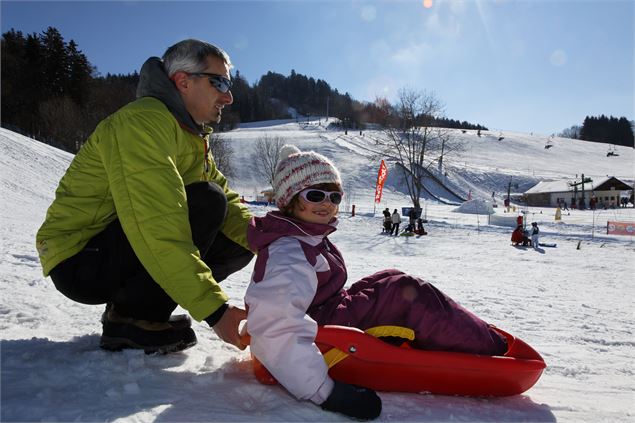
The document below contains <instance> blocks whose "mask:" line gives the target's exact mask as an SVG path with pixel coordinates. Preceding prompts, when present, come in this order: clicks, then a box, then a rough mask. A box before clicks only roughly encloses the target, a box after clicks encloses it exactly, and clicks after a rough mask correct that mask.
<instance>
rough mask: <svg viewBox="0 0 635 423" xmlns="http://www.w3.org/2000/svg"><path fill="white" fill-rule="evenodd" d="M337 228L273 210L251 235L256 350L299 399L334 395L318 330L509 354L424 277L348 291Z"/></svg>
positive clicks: (375, 280) (384, 278) (389, 277)
mask: <svg viewBox="0 0 635 423" xmlns="http://www.w3.org/2000/svg"><path fill="white" fill-rule="evenodd" d="M336 224H337V221H333V222H332V223H331V224H329V225H320V224H311V223H306V222H302V221H299V220H296V219H293V218H290V217H288V216H285V215H283V214H281V213H279V212H271V213H268V214H267V215H266V216H264V217H256V218H254V221H253V222H252V224H251V225H250V227H249V229H248V235H247V236H248V240H249V243H250V247H251V249H252V250H258V257H257V260H256V264H255V267H254V272H253V275H252V281H251V283H250V285H249V287H248V289H247V294H246V296H245V302H246V304H247V306H248V313H249V314H248V320H247V321H248V323H247V325H248V329H249V332H250V334H251V337H252V340H251V350H252V352H253V353H254V354H255V355H256V357H257V358H258V359H259V360H260V361H261V362H262V363H263V364H264V365H265V367H267V369H268V370H269V371H270V372H271V373H272V374H273V376H274V377H276V378H277V379H278V381H279V382H280V383H281V384H282V385H283V386H285V387H286V388H287V389H288V390H289V391H290V392H291V393H292V394H294V395H295V396H296V397H298V398H300V399H311V400H312V401H314V402H316V403H318V404H319V403H320V402H321V401H323V400H324V399H325V397H324V395H327V396H328V393H329V392H330V389H332V381H331V380H330V378H329V377H328V375H327V374H326V372H327V369H326V365H325V364H324V361H323V360H322V358H321V355H320V354H319V351H318V350H317V347H316V346H315V344H314V340H315V333H316V332H317V325H326V324H336V325H344V326H352V327H357V328H360V329H367V328H370V327H373V326H379V325H397V326H404V327H408V328H410V329H413V330H414V332H415V341H414V343H413V346H414V347H416V348H421V349H430V350H445V351H457V352H466V353H476V354H485V355H500V354H503V353H504V352H505V351H506V349H507V345H506V342H505V340H504V339H503V337H502V336H500V335H499V334H498V333H497V332H495V331H494V330H493V329H492V328H491V327H490V326H489V325H488V324H487V323H486V322H484V321H483V320H481V319H479V318H478V317H476V316H475V315H474V314H472V313H471V312H469V311H468V310H466V309H465V308H463V307H461V306H460V305H459V304H457V303H456V302H454V301H453V300H452V299H451V298H449V297H448V296H447V295H445V294H443V292H441V291H439V290H438V289H437V288H435V287H434V286H432V285H431V284H429V283H427V282H425V281H423V280H422V279H419V278H416V277H414V276H410V275H407V274H405V273H403V272H400V271H398V270H395V269H387V270H382V271H380V272H377V273H375V274H372V275H370V276H367V277H365V278H363V279H362V280H360V281H358V282H355V283H354V284H353V285H352V286H351V287H350V288H349V289H344V284H345V282H346V267H345V264H344V260H343V258H342V255H341V253H340V252H339V251H338V250H337V248H336V247H335V245H333V244H332V243H331V242H330V241H329V239H328V238H327V235H328V234H330V233H332V232H333V231H335V226H336ZM307 315H308V316H307ZM309 316H310V318H309ZM316 323H317V325H316ZM280 344H283V345H284V347H282V348H281V347H280ZM327 391H328V392H327Z"/></svg>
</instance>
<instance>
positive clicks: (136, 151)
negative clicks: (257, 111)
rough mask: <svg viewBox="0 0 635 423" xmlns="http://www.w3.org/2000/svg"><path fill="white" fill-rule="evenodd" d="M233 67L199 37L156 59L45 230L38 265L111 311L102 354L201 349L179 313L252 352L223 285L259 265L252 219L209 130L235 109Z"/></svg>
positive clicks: (70, 292) (105, 126)
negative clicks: (220, 163) (251, 238)
mask: <svg viewBox="0 0 635 423" xmlns="http://www.w3.org/2000/svg"><path fill="white" fill-rule="evenodd" d="M231 67H232V65H231V61H230V59H229V56H228V55H227V54H226V53H225V52H224V51H223V50H222V49H220V48H218V47H216V46H214V45H212V44H209V43H206V42H202V41H198V40H184V41H181V42H179V43H177V44H175V45H174V46H172V47H170V48H169V49H168V50H167V51H166V52H165V54H164V56H163V59H162V60H161V59H159V58H158V57H151V58H150V59H148V60H147V61H146V62H145V63H144V65H143V67H142V69H141V72H140V80H139V86H138V87H137V100H136V101H133V102H132V103H129V104H128V105H126V106H124V107H123V108H121V109H120V110H118V111H117V112H115V113H114V114H112V115H111V116H109V117H107V118H106V119H104V120H103V121H102V122H100V124H99V125H98V126H97V128H96V129H95V132H94V133H93V134H92V135H91V136H90V137H89V138H88V140H87V141H86V143H85V144H84V145H83V146H82V148H81V149H80V151H79V152H78V153H77V155H76V156H75V158H74V159H73V161H72V163H71V165H70V166H69V168H68V170H67V171H66V174H65V175H64V176H63V177H62V179H61V181H60V184H59V187H58V188H57V191H56V195H55V200H54V201H53V204H52V205H51V206H50V207H49V209H48V212H47V215H46V220H45V221H44V224H43V225H42V227H41V228H40V229H39V231H38V233H37V239H36V242H37V249H38V252H39V255H40V261H41V263H42V267H43V271H44V274H45V275H50V276H51V279H52V280H53V282H54V283H55V286H56V288H57V289H58V290H59V291H60V292H61V293H63V294H64V295H66V296H67V297H68V298H70V299H72V300H74V301H77V302H80V303H83V304H106V312H105V313H104V314H103V316H102V324H103V334H102V337H101V343H100V345H101V347H102V348H105V349H109V350H120V349H122V348H140V349H143V350H145V351H146V352H172V351H180V350H183V349H185V348H188V347H191V346H192V345H194V344H196V335H195V334H194V331H193V330H192V328H191V321H190V319H189V317H187V316H184V315H180V316H171V314H172V312H173V311H174V310H175V309H176V307H177V305H180V306H181V307H183V308H184V309H185V310H187V311H188V312H189V314H190V315H191V316H192V317H193V318H194V319H195V320H197V321H201V320H205V321H206V322H207V323H208V324H209V325H210V326H211V327H212V328H213V329H214V331H215V332H216V334H217V335H218V336H219V337H220V338H221V339H222V340H224V341H225V342H228V343H231V344H233V345H236V346H237V347H239V348H241V349H242V348H244V346H243V345H242V344H241V342H240V336H239V333H238V325H239V323H240V321H241V320H243V319H245V318H246V313H245V311H244V310H243V309H241V308H238V307H233V306H231V305H228V304H227V300H228V297H227V295H226V294H225V293H224V292H223V290H222V289H221V288H220V286H219V285H218V282H220V281H222V280H223V279H225V278H226V277H227V276H228V275H230V274H231V273H233V272H236V271H237V270H239V269H241V268H243V267H244V266H245V265H247V263H249V261H250V260H251V258H252V257H253V254H252V253H251V252H250V251H249V250H248V247H247V235H246V233H247V224H248V222H249V220H250V219H251V215H250V213H249V211H248V210H247V209H246V207H244V205H242V204H241V203H240V201H239V197H238V194H236V193H235V192H233V191H231V190H230V189H229V188H228V187H227V180H226V179H225V177H224V176H223V175H222V174H221V172H220V171H219V170H218V169H217V168H216V164H215V163H214V159H213V157H212V155H211V153H210V149H209V144H208V137H209V133H210V132H211V129H210V128H209V127H208V126H207V124H210V123H214V122H216V123H217V122H219V121H220V119H221V113H222V110H223V108H224V107H225V106H226V105H230V104H231V103H232V102H233V97H232V94H231V91H230V88H231V85H232V84H231V76H230V69H231Z"/></svg>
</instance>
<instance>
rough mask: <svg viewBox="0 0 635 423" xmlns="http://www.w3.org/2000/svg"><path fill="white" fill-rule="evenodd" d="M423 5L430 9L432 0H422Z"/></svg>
mask: <svg viewBox="0 0 635 423" xmlns="http://www.w3.org/2000/svg"><path fill="white" fill-rule="evenodd" d="M423 7H425V8H426V9H430V8H431V7H432V0H423Z"/></svg>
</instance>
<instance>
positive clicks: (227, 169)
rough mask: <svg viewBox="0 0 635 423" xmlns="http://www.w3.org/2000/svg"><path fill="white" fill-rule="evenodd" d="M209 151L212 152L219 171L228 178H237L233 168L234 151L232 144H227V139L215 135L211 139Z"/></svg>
mask: <svg viewBox="0 0 635 423" xmlns="http://www.w3.org/2000/svg"><path fill="white" fill-rule="evenodd" d="M209 149H210V151H211V152H212V156H213V157H214V162H215V163H216V167H217V168H218V170H220V171H221V173H222V174H223V175H224V176H225V177H226V178H233V177H234V176H236V175H235V173H234V167H233V166H232V159H233V156H234V150H233V149H232V146H231V144H230V143H229V142H227V140H226V139H225V138H223V137H221V136H220V135H218V134H214V133H213V134H212V135H210V137H209Z"/></svg>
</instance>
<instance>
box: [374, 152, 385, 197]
mask: <svg viewBox="0 0 635 423" xmlns="http://www.w3.org/2000/svg"><path fill="white" fill-rule="evenodd" d="M386 176H388V168H386V163H384V161H383V160H382V161H381V165H380V166H379V173H378V174H377V188H375V203H379V202H381V193H382V191H383V190H384V182H385V181H386Z"/></svg>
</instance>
